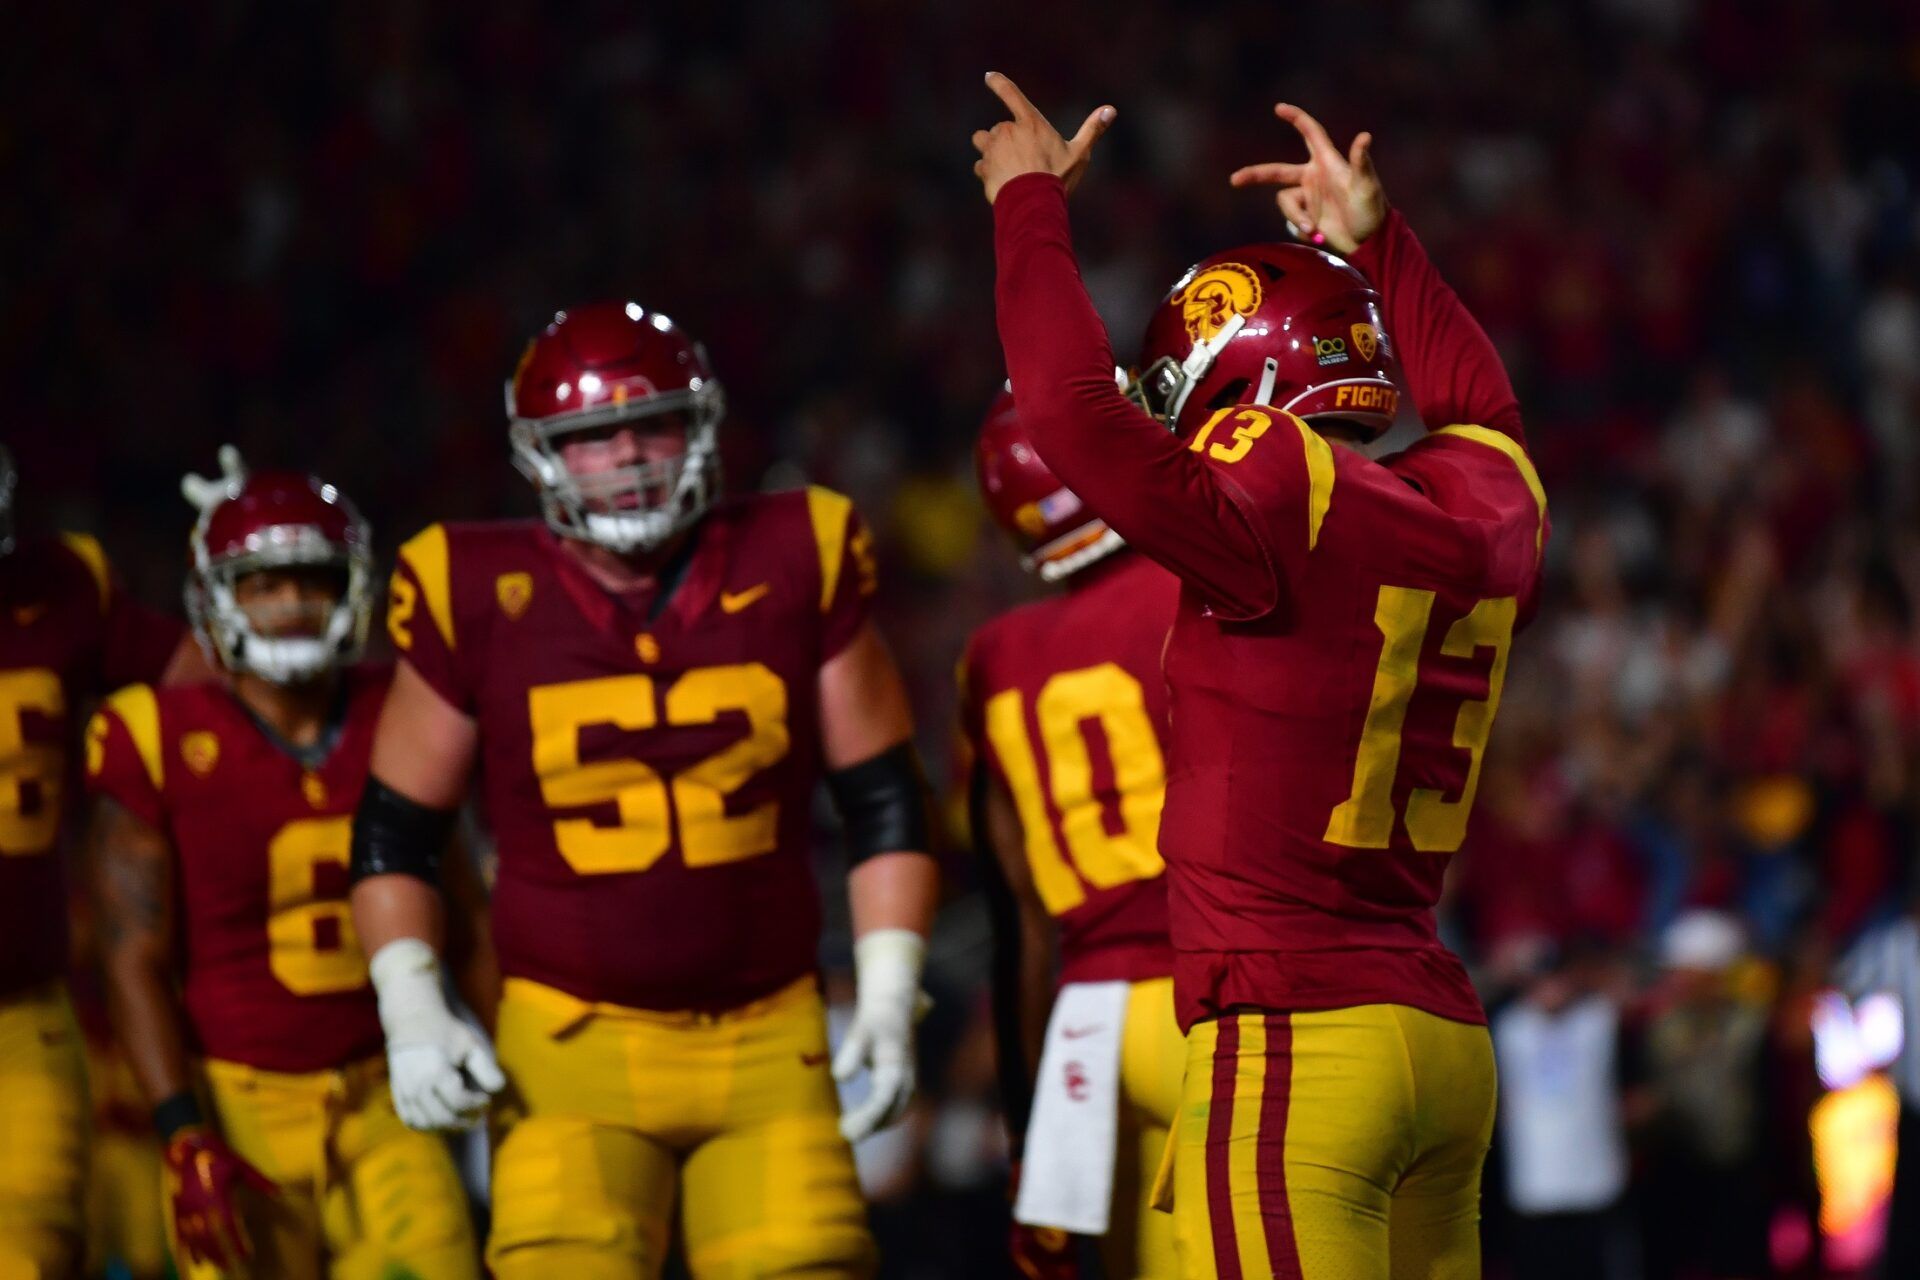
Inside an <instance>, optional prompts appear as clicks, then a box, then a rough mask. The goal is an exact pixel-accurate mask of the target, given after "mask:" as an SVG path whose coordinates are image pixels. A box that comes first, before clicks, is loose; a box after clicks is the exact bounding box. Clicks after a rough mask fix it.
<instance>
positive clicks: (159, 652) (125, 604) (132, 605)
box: [60, 533, 186, 689]
mask: <svg viewBox="0 0 1920 1280" xmlns="http://www.w3.org/2000/svg"><path fill="white" fill-rule="evenodd" d="M60 542H61V545H62V546H64V547H65V548H66V549H67V551H68V552H69V553H70V554H71V555H72V556H73V557H74V559H76V560H78V561H79V562H80V564H81V565H82V566H83V567H84V568H85V570H86V573H87V577H88V580H89V581H90V582H91V583H92V586H93V590H94V593H95V594H96V595H97V596H98V598H99V601H100V637H101V642H100V650H99V652H100V672H99V686H98V687H101V688H107V689H117V688H119V687H120V686H121V685H127V684H153V683H155V682H157V681H158V680H159V679H160V675H161V673H162V672H163V671H165V670H166V669H167V664H168V663H169V662H170V661H172V659H173V655H174V652H175V650H177V649H178V648H179V647H180V637H181V636H182V635H184V634H185V632H186V628H185V626H184V625H182V624H181V622H180V621H179V620H178V619H176V618H170V617H168V616H167V615H166V614H164V613H161V612H159V611H157V610H154V609H149V608H147V607H146V606H145V605H143V604H141V603H140V602H139V601H137V600H135V599H134V598H133V597H132V596H131V595H129V594H128V593H127V589H126V584H125V583H123V582H121V580H120V575H119V574H117V573H115V572H114V569H113V564H112V562H111V561H109V560H108V559H107V553H106V550H105V549H104V548H103V547H101V545H100V542H99V539H97V538H94V537H91V536H90V535H88V534H84V533H63V534H61V535H60Z"/></svg>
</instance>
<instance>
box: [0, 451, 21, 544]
mask: <svg viewBox="0 0 1920 1280" xmlns="http://www.w3.org/2000/svg"><path fill="white" fill-rule="evenodd" d="M19 487H20V473H19V472H18V471H15V470H14V468H13V451H12V450H10V449H8V448H7V446H5V445H3V444H0V556H4V555H8V554H10V553H11V552H12V551H13V491H14V490H15V489H18V488H19Z"/></svg>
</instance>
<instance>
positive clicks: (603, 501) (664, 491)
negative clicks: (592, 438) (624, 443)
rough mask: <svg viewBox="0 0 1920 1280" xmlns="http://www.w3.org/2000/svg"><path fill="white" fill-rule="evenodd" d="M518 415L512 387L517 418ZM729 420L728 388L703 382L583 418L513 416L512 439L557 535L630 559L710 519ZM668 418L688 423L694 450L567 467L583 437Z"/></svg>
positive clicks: (620, 402)
mask: <svg viewBox="0 0 1920 1280" xmlns="http://www.w3.org/2000/svg"><path fill="white" fill-rule="evenodd" d="M589 376H591V375H589ZM582 381H584V379H583V380H582ZM512 409H513V404H512V387H511V385H509V387H508V412H509V416H510V417H511V416H512ZM725 413H726V400H725V396H724V395H723V393H722V392H721V389H720V384H719V383H718V382H716V381H714V380H712V379H707V380H704V381H700V380H696V385H694V386H692V387H689V388H688V389H686V390H684V391H670V392H666V393H660V394H649V395H646V396H644V397H641V398H634V399H627V398H625V397H619V398H617V399H616V400H615V401H614V403H612V404H607V405H603V406H599V407H596V408H594V409H590V410H588V411H586V412H583V413H569V414H564V415H559V416H556V417H552V418H521V417H512V425H511V427H510V428H509V431H508V439H509V441H510V442H511V444H512V447H513V465H514V466H515V467H516V468H517V469H518V470H519V471H520V473H521V474H522V475H524V476H526V477H527V479H529V480H531V481H532V482H533V484H534V487H535V488H536V489H538V490H539V492H540V507H541V511H542V513H543V514H544V515H545V517H546V521H547V524H548V526H549V527H551V528H552V529H553V531H554V532H555V533H558V534H560V535H562V536H563V537H568V538H578V539H581V540H583V541H587V542H592V543H596V544H598V545H600V546H603V547H605V548H607V549H608V550H610V551H614V552H618V553H621V554H626V553H628V552H633V551H651V550H653V549H654V548H656V547H659V546H661V545H662V544H664V543H666V542H667V541H668V540H670V539H671V538H673V537H674V536H675V535H676V534H679V533H681V532H682V531H684V530H686V529H689V528H691V527H692V526H693V525H694V524H695V523H696V522H697V521H698V520H699V519H700V517H701V516H703V515H705V514H706V512H707V508H708V507H710V506H711V505H712V504H713V500H714V498H715V497H717V496H718V491H719V473H720V454H719V427H720V420H721V418H722V417H724V416H725ZM668 414H676V415H679V417H680V418H681V420H682V421H683V422H684V424H685V429H686V447H685V449H684V450H683V451H682V452H681V453H680V454H679V455H678V456H675V457H670V458H659V459H654V460H651V461H646V462H637V463H633V464H631V465H627V466H620V467H613V468H609V469H607V470H603V471H591V472H576V471H574V470H572V469H571V468H569V467H568V466H567V463H566V459H565V456H564V453H563V450H564V449H565V448H566V446H567V445H569V444H572V443H575V442H576V441H578V440H579V439H580V438H582V437H583V436H585V435H587V434H589V433H603V432H606V431H609V430H611V429H612V428H615V427H618V426H621V425H624V424H629V423H632V424H636V425H638V426H640V427H641V429H644V425H645V424H646V423H647V420H648V419H652V418H659V417H663V416H665V415H668Z"/></svg>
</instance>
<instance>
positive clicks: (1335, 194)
mask: <svg viewBox="0 0 1920 1280" xmlns="http://www.w3.org/2000/svg"><path fill="white" fill-rule="evenodd" d="M1273 114H1275V115H1276V116H1279V117H1280V118H1281V119H1282V120H1285V121H1286V122H1287V123H1288V124H1290V125H1292V126H1293V127H1294V128H1295V129H1297V130H1299V131H1300V137H1301V139H1302V140H1304V141H1305V142H1306V144H1307V158H1306V159H1305V160H1304V161H1285V160H1282V161H1274V162H1272V163H1268V164H1250V165H1247V166H1245V167H1244V168H1240V169H1235V170H1234V171H1233V176H1232V178H1230V179H1229V181H1231V182H1232V183H1233V185H1234V186H1236V187H1252V186H1263V185H1265V186H1278V187H1279V188H1280V190H1279V191H1277V192H1275V193H1274V197H1273V198H1274V203H1275V204H1277V205H1279V206H1280V212H1281V213H1283V214H1285V215H1286V218H1287V221H1288V222H1290V223H1292V224H1293V227H1294V230H1295V231H1296V232H1298V233H1299V234H1300V235H1301V236H1303V237H1305V238H1306V239H1309V240H1313V241H1316V242H1319V241H1324V242H1325V243H1326V244H1328V245H1330V246H1332V247H1333V248H1334V249H1337V250H1338V251H1339V252H1341V253H1352V252H1353V251H1354V250H1355V249H1357V248H1359V247H1360V245H1361V243H1362V242H1363V241H1364V240H1366V239H1367V237H1369V236H1371V235H1372V234H1373V233H1374V232H1376V231H1378V230H1379V229H1380V224H1381V223H1383V222H1385V221H1386V219H1387V193H1386V191H1385V190H1384V189H1383V188H1382V187H1381V185H1380V175H1379V174H1378V173H1376V172H1375V171H1374V168H1373V135H1372V134H1370V133H1361V134H1358V135H1356V136H1355V137H1354V139H1353V145H1352V146H1351V147H1349V148H1348V149H1347V154H1346V155H1344V156H1343V155H1341V154H1340V149H1339V148H1338V147H1336V146H1334V145H1333V139H1332V138H1330V137H1328V136H1327V131H1326V129H1324V128H1323V127H1322V126H1321V124H1320V122H1319V121H1318V120H1315V119H1314V118H1313V117H1312V116H1310V115H1308V114H1307V113H1306V112H1305V111H1303V110H1301V109H1300V108H1299V107H1296V106H1294V105H1293V104H1292V103H1290V102H1279V103H1275V104H1274V108H1273Z"/></svg>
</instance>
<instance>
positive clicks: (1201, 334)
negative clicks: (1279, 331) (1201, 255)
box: [1180, 262, 1261, 342]
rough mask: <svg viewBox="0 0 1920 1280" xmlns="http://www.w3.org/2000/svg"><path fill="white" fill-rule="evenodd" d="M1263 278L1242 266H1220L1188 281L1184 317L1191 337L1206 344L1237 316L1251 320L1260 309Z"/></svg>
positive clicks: (1183, 294)
mask: <svg viewBox="0 0 1920 1280" xmlns="http://www.w3.org/2000/svg"><path fill="white" fill-rule="evenodd" d="M1260 298H1261V289H1260V277H1259V275H1258V274H1256V273H1255V271H1254V269H1253V268H1252V267H1249V266H1244V265H1242V264H1241V263H1238V262H1219V263H1215V264H1214V265H1213V266H1211V267H1208V268H1207V269H1206V270H1205V271H1202V272H1200V273H1199V274H1198V275H1196V276H1194V278H1193V279H1191V280H1189V281H1187V284H1186V287H1185V288H1183V289H1182V290H1181V291H1180V316H1181V319H1182V320H1184V321H1185V322H1186V326H1187V336H1188V337H1189V338H1191V339H1193V341H1195V342H1205V341H1206V340H1207V339H1208V338H1211V337H1212V336H1213V335H1214V334H1216V333H1218V332H1220V330H1221V329H1222V328H1224V327H1225V326H1226V323H1227V321H1229V320H1231V319H1233V317H1234V316H1236V315H1241V316H1250V315H1252V314H1253V313H1254V312H1255V311H1256V310H1258V309H1259V307H1260Z"/></svg>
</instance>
